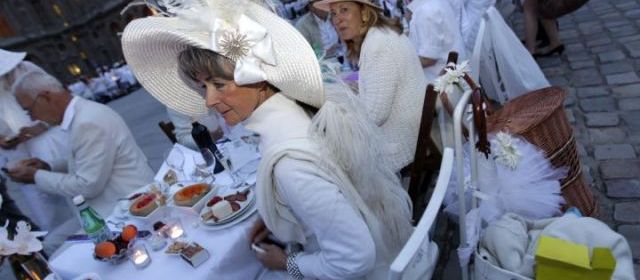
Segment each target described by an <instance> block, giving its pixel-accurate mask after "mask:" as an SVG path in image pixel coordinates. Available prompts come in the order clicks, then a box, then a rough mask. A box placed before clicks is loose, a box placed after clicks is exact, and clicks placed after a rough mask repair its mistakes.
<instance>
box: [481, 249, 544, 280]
mask: <svg viewBox="0 0 640 280" xmlns="http://www.w3.org/2000/svg"><path fill="white" fill-rule="evenodd" d="M471 279H474V280H533V279H531V278H528V277H524V276H522V275H520V274H517V273H513V272H511V271H508V270H504V269H502V268H500V267H498V266H495V265H493V264H492V263H491V262H489V261H488V260H487V259H486V257H485V256H483V255H482V254H481V253H479V252H478V251H476V252H475V253H474V264H473V273H471Z"/></svg>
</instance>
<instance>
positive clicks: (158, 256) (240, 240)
mask: <svg viewBox="0 0 640 280" xmlns="http://www.w3.org/2000/svg"><path fill="white" fill-rule="evenodd" d="M189 158H190V157H187V160H186V161H185V167H187V166H192V165H191V164H192V163H190V161H191V160H189ZM185 169H186V168H185ZM163 170H166V166H164V164H163V166H162V167H161V168H160V170H159V171H158V175H159V174H164V173H162V172H163ZM165 172H166V171H165ZM251 177H252V178H251V179H248V180H247V181H255V176H251ZM156 178H158V176H156ZM230 182H231V179H230V177H229V175H228V174H227V172H226V171H225V172H223V173H220V174H218V175H216V181H215V184H216V185H225V184H228V183H230ZM171 213H172V215H173V216H176V217H179V218H180V219H181V221H182V225H183V227H184V228H185V231H186V237H185V239H186V240H189V241H194V242H197V243H198V244H200V245H201V246H202V247H204V248H205V249H207V251H208V252H209V255H210V256H209V259H208V260H207V261H206V262H204V263H203V264H202V265H200V266H199V267H197V268H193V267H191V266H190V265H189V264H188V263H187V262H185V261H184V260H182V259H181V258H180V257H179V256H174V255H167V254H165V253H164V249H163V250H160V251H156V252H154V251H152V250H151V247H150V246H149V245H146V247H147V250H148V251H149V253H150V256H151V264H150V265H149V266H147V267H146V268H143V269H141V270H138V269H136V268H135V267H134V266H133V264H132V263H131V262H129V261H126V262H123V263H121V264H118V265H111V264H108V263H104V262H100V261H97V260H95V259H93V248H94V244H93V243H92V242H79V243H67V244H65V245H63V247H62V248H60V249H59V250H58V252H57V253H56V254H55V255H54V256H53V258H52V259H51V260H50V262H49V263H50V265H51V268H52V269H53V270H54V271H55V272H56V273H57V274H59V276H61V277H62V278H63V279H72V278H74V277H77V276H79V275H82V274H84V273H88V272H95V273H97V274H98V275H100V276H101V277H102V279H133V278H135V279H154V280H156V279H181V278H182V279H254V278H256V276H257V274H258V273H259V271H260V270H261V268H262V265H261V264H260V262H259V261H258V260H257V258H256V257H255V253H254V252H253V251H252V250H251V246H250V241H249V237H248V235H249V231H250V229H251V226H252V225H253V222H254V221H255V220H256V219H257V214H255V213H254V214H253V216H251V217H248V218H247V219H246V220H244V221H242V222H240V223H238V224H236V225H234V226H232V227H230V228H226V229H222V230H216V231H212V230H210V229H207V228H206V227H204V226H203V225H201V224H200V223H199V222H198V216H197V215H195V214H192V215H190V214H188V213H186V212H184V211H177V210H173V211H171ZM125 223H133V224H136V225H139V227H140V228H142V229H148V228H149V226H150V224H149V223H145V222H142V221H137V220H134V219H130V220H128V221H126V222H125Z"/></svg>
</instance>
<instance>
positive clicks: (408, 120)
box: [358, 27, 426, 171]
mask: <svg viewBox="0 0 640 280" xmlns="http://www.w3.org/2000/svg"><path fill="white" fill-rule="evenodd" d="M359 66H360V80H359V81H358V87H359V89H360V93H359V94H358V97H359V98H360V99H361V100H362V101H363V102H364V104H365V107H366V109H367V112H368V114H369V116H370V117H371V118H372V120H373V121H374V122H375V123H376V124H377V125H378V126H379V127H381V128H382V133H383V137H384V141H385V142H386V143H387V144H388V145H387V147H385V148H386V149H385V154H386V156H385V158H386V159H388V162H386V163H385V164H390V165H391V166H392V167H393V169H394V170H396V171H399V170H400V169H402V168H403V167H404V166H406V165H408V164H409V163H411V162H412V161H413V156H414V153H415V151H416V141H417V139H418V132H419V130H420V118H421V116H422V104H423V102H424V95H425V89H426V81H425V77H424V74H423V72H422V67H421V65H420V61H419V60H418V55H417V54H416V50H415V48H414V47H413V45H411V42H409V39H408V38H407V37H406V36H404V35H399V34H397V33H396V32H394V31H392V30H389V29H380V28H377V27H374V28H371V29H369V32H368V33H367V36H366V37H365V39H364V42H363V43H362V49H361V52H360V60H359Z"/></svg>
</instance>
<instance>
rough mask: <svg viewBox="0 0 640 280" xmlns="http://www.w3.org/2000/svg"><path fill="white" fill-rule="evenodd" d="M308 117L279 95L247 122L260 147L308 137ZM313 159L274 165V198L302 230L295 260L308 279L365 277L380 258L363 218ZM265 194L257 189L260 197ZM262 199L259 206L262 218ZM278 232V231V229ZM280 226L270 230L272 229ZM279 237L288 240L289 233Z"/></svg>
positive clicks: (271, 274) (279, 274) (267, 274)
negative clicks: (377, 257) (299, 248)
mask: <svg viewBox="0 0 640 280" xmlns="http://www.w3.org/2000/svg"><path fill="white" fill-rule="evenodd" d="M310 123H311V120H310V119H309V117H308V116H307V115H306V114H305V112H304V111H303V110H302V108H300V107H299V106H298V105H297V104H295V102H293V101H292V100H290V99H288V98H287V97H285V96H284V95H281V94H276V95H274V96H272V97H270V98H269V99H267V100H266V101H265V102H264V103H263V104H261V105H260V107H258V108H257V109H256V110H255V111H254V112H253V114H252V115H251V117H249V119H247V120H246V121H245V122H244V125H245V127H246V128H247V129H249V130H252V131H254V132H256V133H258V134H260V139H261V142H260V150H261V151H268V150H270V149H271V148H272V147H276V146H278V145H280V144H282V143H284V142H287V141H291V140H296V139H297V140H300V139H307V140H309V139H308V137H307V131H308V127H309V125H310ZM327 178H331V177H330V176H329V175H328V174H326V173H324V172H322V171H321V170H320V168H319V167H318V166H317V165H315V163H312V162H308V161H304V160H300V159H297V158H292V157H289V156H285V157H283V158H282V159H280V160H278V161H277V163H276V164H275V166H274V167H273V182H274V186H275V192H274V193H273V194H274V195H275V196H276V197H275V199H276V200H277V201H278V202H279V203H281V204H282V205H285V207H286V208H287V209H288V211H289V212H291V213H292V214H293V216H295V218H294V219H295V220H296V221H297V222H298V223H299V224H300V225H301V227H302V228H303V234H302V236H300V242H299V243H302V244H303V246H304V250H303V251H301V252H300V253H299V254H298V255H297V256H296V263H297V265H298V267H299V269H300V271H301V272H302V274H303V275H304V276H305V277H306V279H362V278H364V277H365V275H367V274H368V273H371V271H372V269H373V268H374V265H375V262H376V253H375V249H374V248H375V244H374V241H373V238H372V236H371V234H370V232H369V229H368V227H367V224H366V223H365V222H364V220H363V218H362V216H361V215H360V214H359V213H358V212H357V211H356V210H355V209H354V208H353V207H352V206H351V204H350V203H349V202H348V201H346V198H345V196H344V195H343V194H342V192H340V189H339V188H338V186H336V185H335V184H334V183H333V182H332V181H328V180H327ZM260 194H261V192H260V191H258V195H260ZM260 200H261V198H260V197H259V198H258V209H259V211H260V213H261V216H264V215H263V214H264V212H263V210H264V209H261V204H260V202H259V201H260ZM278 230H279V229H278ZM278 230H272V231H273V232H274V233H276V232H278ZM276 237H277V238H279V239H282V240H286V239H287V237H284V236H278V235H277V234H276ZM287 278H288V276H287V274H286V272H283V271H269V270H265V271H264V272H263V274H262V275H261V276H260V279H287Z"/></svg>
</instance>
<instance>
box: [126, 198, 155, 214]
mask: <svg viewBox="0 0 640 280" xmlns="http://www.w3.org/2000/svg"><path fill="white" fill-rule="evenodd" d="M156 199H157V196H156V194H155V193H145V194H143V195H141V196H139V197H138V198H137V199H136V200H134V201H133V203H131V207H129V212H131V214H132V215H134V216H141V217H146V216H147V215H149V214H150V213H151V212H153V210H156V208H158V204H157V203H156Z"/></svg>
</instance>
